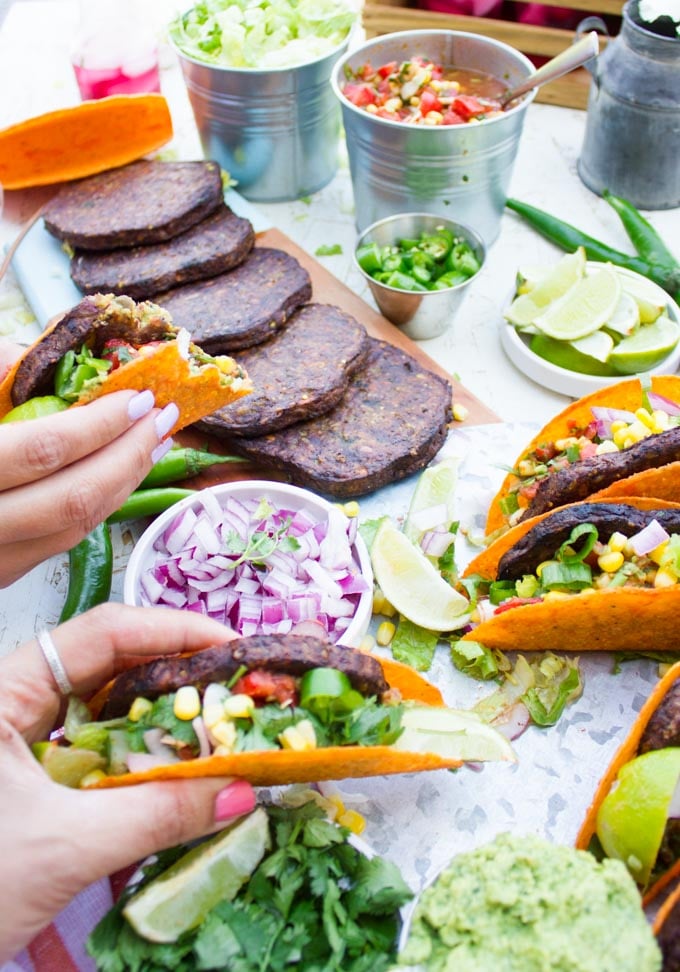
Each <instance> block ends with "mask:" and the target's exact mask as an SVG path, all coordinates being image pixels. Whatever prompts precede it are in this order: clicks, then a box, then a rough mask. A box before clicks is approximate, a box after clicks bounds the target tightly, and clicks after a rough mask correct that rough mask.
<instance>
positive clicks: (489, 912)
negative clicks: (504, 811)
mask: <svg viewBox="0 0 680 972" xmlns="http://www.w3.org/2000/svg"><path fill="white" fill-rule="evenodd" d="M413 965H419V966H422V968H424V969H428V970H432V972H439V970H441V972H487V970H488V972H659V970H660V969H661V953H660V951H659V948H658V946H657V944H656V941H655V939H654V936H653V934H652V931H651V928H650V926H649V924H648V923H647V920H646V918H645V916H644V913H643V911H642V908H641V905H640V895H639V892H638V890H637V888H636V887H635V882H634V881H633V879H632V878H631V877H630V875H629V874H628V872H627V871H626V868H625V867H624V865H623V864H621V863H620V861H603V862H601V863H599V862H598V861H596V860H595V858H594V857H593V856H592V855H590V854H588V853H587V852H585V851H577V850H574V849H572V848H570V847H558V846H556V845H554V844H550V843H548V842H547V841H545V840H541V839H539V838H536V837H514V836H512V835H511V834H501V835H500V836H499V837H497V838H496V840H495V841H493V842H492V843H490V844H487V845H485V846H484V847H480V848H479V849H477V850H474V851H471V852H470V853H467V854H460V855H459V856H458V857H456V858H455V859H454V860H453V862H452V863H451V864H450V865H449V866H448V867H447V868H446V869H445V870H444V871H443V872H442V873H441V874H440V876H439V877H438V878H437V880H436V881H435V883H434V884H433V885H431V886H430V887H429V888H426V890H425V891H424V892H423V893H422V895H421V897H420V900H419V901H418V905H417V907H416V910H415V912H414V916H413V923H412V926H411V931H410V934H409V937H408V941H407V943H406V946H405V948H404V949H403V950H402V951H401V953H400V955H399V966H398V967H399V968H400V969H403V968H405V967H409V966H413Z"/></svg>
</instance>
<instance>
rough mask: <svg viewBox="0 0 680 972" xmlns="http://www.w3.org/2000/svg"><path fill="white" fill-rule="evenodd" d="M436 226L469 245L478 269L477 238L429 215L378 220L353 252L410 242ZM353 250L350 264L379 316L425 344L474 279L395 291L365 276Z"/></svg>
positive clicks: (446, 322)
mask: <svg viewBox="0 0 680 972" xmlns="http://www.w3.org/2000/svg"><path fill="white" fill-rule="evenodd" d="M438 226H444V227H445V228H446V229H448V230H450V231H451V232H452V233H453V235H454V236H456V237H458V238H459V239H462V240H464V241H465V242H466V243H469V245H470V246H471V247H472V249H473V251H474V253H475V256H476V257H477V259H478V260H479V263H480V269H481V267H482V266H483V265H484V260H485V259H486V249H485V247H484V243H483V242H482V239H481V237H480V236H478V234H477V233H475V231H474V230H472V229H470V227H469V226H465V225H464V224H463V223H457V222H455V221H454V220H452V219H445V218H443V217H442V216H435V215H432V214H431V213H400V214H398V215H397V216H388V217H387V219H380V220H378V221H377V222H376V223H373V224H372V225H371V226H369V227H368V228H367V229H365V230H364V232H363V233H362V234H361V236H360V237H359V239H358V241H357V245H356V250H358V249H359V247H361V246H363V245H364V244H365V243H377V244H378V246H389V245H391V244H393V243H396V242H397V241H398V240H400V239H414V238H416V237H419V236H420V234H421V233H434V231H435V230H436V229H437V227H438ZM356 250H355V254H354V262H355V263H356V265H357V267H358V269H359V271H360V273H362V274H363V276H364V277H365V278H366V280H367V282H368V286H369V287H370V289H371V293H372V294H373V298H374V300H375V302H376V304H377V305H378V308H379V310H380V313H381V314H382V315H383V316H384V317H386V318H387V319H388V321H391V322H392V324H396V326H397V327H398V328H399V329H400V330H402V331H403V332H404V334H406V335H408V337H410V338H413V339H414V340H416V341H425V340H427V339H428V338H434V337H439V335H440V334H443V333H444V331H445V330H446V329H447V328H448V327H449V326H450V325H451V323H452V322H453V318H454V317H455V315H456V313H457V311H458V308H459V307H460V305H461V304H462V302H463V300H464V298H465V294H466V289H467V286H468V284H469V283H470V282H471V281H472V280H474V279H475V277H476V276H477V274H474V275H473V276H472V277H468V279H467V280H464V281H463V282H462V283H459V284H456V286H455V287H449V288H448V289H447V290H428V291H427V292H425V293H413V292H412V291H407V290H398V289H397V288H396V287H388V286H387V284H384V283H381V282H380V281H379V280H374V279H373V277H371V276H370V275H369V274H367V273H366V271H365V270H363V269H362V267H360V266H359V263H358V262H357V259H356Z"/></svg>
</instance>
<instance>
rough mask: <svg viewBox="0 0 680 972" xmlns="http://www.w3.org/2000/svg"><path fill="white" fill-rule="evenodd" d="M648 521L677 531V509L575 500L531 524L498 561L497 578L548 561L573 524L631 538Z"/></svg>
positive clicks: (521, 572) (518, 575) (601, 533)
mask: <svg viewBox="0 0 680 972" xmlns="http://www.w3.org/2000/svg"><path fill="white" fill-rule="evenodd" d="M652 520H658V522H659V523H660V524H661V525H662V526H663V527H664V529H666V530H667V531H668V532H669V533H680V509H677V510H674V509H661V510H638V509H637V508H636V507H634V506H628V505H627V504H626V503H578V504H577V505H576V506H565V507H564V508H563V509H559V510H555V512H554V513H551V514H550V515H549V516H546V517H545V519H543V520H541V521H540V522H539V523H537V524H536V525H535V526H533V527H532V528H531V529H530V530H528V531H527V533H525V534H524V536H523V537H522V538H521V539H520V540H518V541H517V543H516V544H515V545H514V546H513V547H511V548H510V549H509V550H508V551H506V553H504V554H503V556H502V557H501V559H500V560H499V562H498V580H518V579H519V578H521V577H522V576H523V575H524V574H533V573H535V572H536V568H537V567H538V565H539V564H541V563H543V561H544V560H550V559H551V558H552V557H554V556H555V552H556V551H557V550H558V549H559V548H560V547H561V545H562V544H563V543H564V542H565V540H568V539H569V535H570V533H571V531H572V530H573V528H574V527H575V526H579V524H581V523H592V524H593V526H595V527H597V530H598V534H599V538H600V540H602V541H603V542H606V541H607V540H608V539H609V537H610V536H611V535H612V533H622V534H623V535H624V536H626V537H632V536H633V535H634V534H635V533H638V532H639V531H640V530H642V529H643V527H646V526H647V524H648V523H651V521H652Z"/></svg>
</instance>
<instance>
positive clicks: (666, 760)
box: [597, 747, 680, 886]
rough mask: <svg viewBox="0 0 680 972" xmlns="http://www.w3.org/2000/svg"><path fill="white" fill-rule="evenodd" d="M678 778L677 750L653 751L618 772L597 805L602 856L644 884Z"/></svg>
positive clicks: (662, 832) (679, 766) (661, 835)
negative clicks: (615, 861) (621, 865)
mask: <svg viewBox="0 0 680 972" xmlns="http://www.w3.org/2000/svg"><path fill="white" fill-rule="evenodd" d="M679 776H680V748H677V747H676V748H672V749H657V750H656V751H654V752H650V753H645V754H644V756H638V757H637V759H633V760H631V762H630V763H626V765H625V766H623V767H622V769H621V771H620V773H619V777H618V785H617V786H616V789H614V790H612V791H611V792H610V793H608V794H607V796H606V797H605V798H604V800H603V801H602V803H601V804H600V809H599V810H598V813H597V836H598V838H599V840H600V843H601V844H602V848H603V850H604V852H605V854H606V855H607V857H614V858H617V859H618V860H620V861H623V863H624V864H625V865H626V867H627V868H628V870H629V871H630V872H631V874H632V875H633V877H634V878H635V880H636V881H637V882H638V884H641V885H643V886H644V885H646V884H647V882H648V881H649V876H650V874H651V872H652V868H653V867H654V862H655V861H656V856H657V854H658V852H659V848H660V846H661V840H662V838H663V834H664V830H665V829H666V817H667V815H668V807H669V804H670V802H671V798H672V796H673V793H674V791H675V787H676V785H677V782H678V777H679Z"/></svg>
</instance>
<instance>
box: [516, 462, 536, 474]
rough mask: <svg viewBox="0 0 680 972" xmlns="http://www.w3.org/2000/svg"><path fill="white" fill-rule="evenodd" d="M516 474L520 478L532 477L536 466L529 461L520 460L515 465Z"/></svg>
mask: <svg viewBox="0 0 680 972" xmlns="http://www.w3.org/2000/svg"><path fill="white" fill-rule="evenodd" d="M517 472H518V473H519V474H520V476H533V474H534V473H535V472H536V464H535V463H534V462H532V461H531V459H520V461H519V462H518V463H517Z"/></svg>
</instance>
